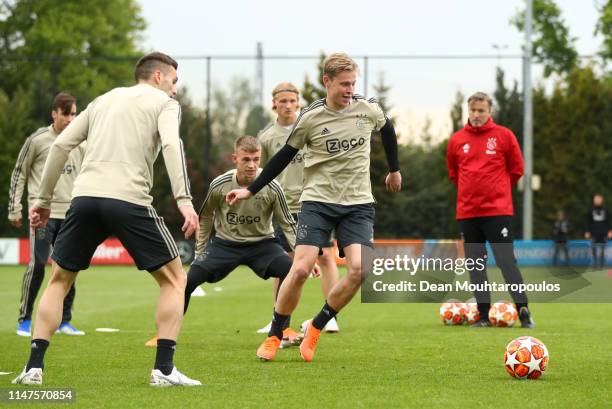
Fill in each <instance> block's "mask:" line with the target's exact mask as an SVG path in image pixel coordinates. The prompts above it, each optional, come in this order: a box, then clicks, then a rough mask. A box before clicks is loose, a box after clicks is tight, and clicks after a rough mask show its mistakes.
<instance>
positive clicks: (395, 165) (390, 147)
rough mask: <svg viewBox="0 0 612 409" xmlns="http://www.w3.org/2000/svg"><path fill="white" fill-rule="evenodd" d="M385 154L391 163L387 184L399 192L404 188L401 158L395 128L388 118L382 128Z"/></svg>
mask: <svg viewBox="0 0 612 409" xmlns="http://www.w3.org/2000/svg"><path fill="white" fill-rule="evenodd" d="M380 136H381V137H382V143H383V148H384V149H385V156H386V157H387V163H388V164H389V174H388V175H387V177H386V178H385V185H386V186H387V191H389V192H399V191H400V190H402V174H401V173H400V167H399V158H398V153H397V136H396V134H395V128H394V127H393V124H392V123H391V121H390V120H388V119H387V122H385V125H384V126H383V127H382V128H381V129H380Z"/></svg>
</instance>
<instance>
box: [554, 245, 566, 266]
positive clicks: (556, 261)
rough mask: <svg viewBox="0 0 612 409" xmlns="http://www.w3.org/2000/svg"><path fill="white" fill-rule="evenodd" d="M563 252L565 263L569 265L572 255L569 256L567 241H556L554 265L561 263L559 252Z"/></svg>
mask: <svg viewBox="0 0 612 409" xmlns="http://www.w3.org/2000/svg"><path fill="white" fill-rule="evenodd" d="M561 252H563V255H564V260H565V265H566V266H569V265H570V256H569V249H568V247H567V242H566V241H559V242H557V241H556V242H555V244H554V247H553V266H556V265H558V264H559V254H560V253H561Z"/></svg>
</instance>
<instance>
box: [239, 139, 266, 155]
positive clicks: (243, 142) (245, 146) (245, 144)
mask: <svg viewBox="0 0 612 409" xmlns="http://www.w3.org/2000/svg"><path fill="white" fill-rule="evenodd" d="M239 149H242V150H243V151H245V152H248V153H253V152H257V151H259V150H261V145H260V144H259V139H257V138H255V137H254V136H249V135H245V136H241V137H239V138H238V139H236V141H235V142H234V153H238V150H239Z"/></svg>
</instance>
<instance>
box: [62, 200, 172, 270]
mask: <svg viewBox="0 0 612 409" xmlns="http://www.w3.org/2000/svg"><path fill="white" fill-rule="evenodd" d="M111 235H112V236H116V237H117V238H118V239H119V240H120V241H121V244H123V247H125V249H126V250H127V251H128V253H129V254H130V256H131V257H132V258H133V259H134V261H135V262H136V266H137V267H138V268H139V269H140V270H148V271H154V270H156V269H158V268H159V267H161V266H163V265H164V264H167V263H168V262H170V261H172V260H173V259H175V258H176V257H178V255H179V252H178V249H177V247H176V243H175V242H174V239H173V238H172V235H171V234H170V231H168V228H167V227H166V225H165V224H164V219H163V218H161V217H159V216H158V215H157V213H156V212H155V209H154V208H153V207H151V206H140V205H137V204H134V203H129V202H125V201H123V200H117V199H106V198H100V197H87V196H81V197H76V198H74V199H72V203H71V204H70V209H68V212H67V213H66V219H65V220H64V224H63V225H62V228H61V229H60V231H59V234H58V236H57V240H56V242H55V246H54V248H53V255H52V258H53V260H55V262H56V263H57V264H59V265H60V267H63V268H65V269H67V270H71V271H80V270H85V269H86V268H88V267H89V263H90V261H91V258H92V256H93V254H94V252H95V251H96V248H97V247H98V245H99V244H101V243H102V242H103V241H104V240H106V238H108V237H109V236H111Z"/></svg>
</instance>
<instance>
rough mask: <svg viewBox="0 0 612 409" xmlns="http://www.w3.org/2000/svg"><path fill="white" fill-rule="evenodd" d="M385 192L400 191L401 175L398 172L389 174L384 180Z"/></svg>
mask: <svg viewBox="0 0 612 409" xmlns="http://www.w3.org/2000/svg"><path fill="white" fill-rule="evenodd" d="M385 185H386V186H387V192H399V191H400V190H402V174H401V173H400V172H399V170H398V171H397V172H389V174H388V175H387V177H386V179H385Z"/></svg>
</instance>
